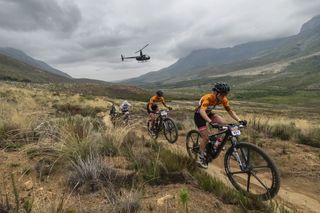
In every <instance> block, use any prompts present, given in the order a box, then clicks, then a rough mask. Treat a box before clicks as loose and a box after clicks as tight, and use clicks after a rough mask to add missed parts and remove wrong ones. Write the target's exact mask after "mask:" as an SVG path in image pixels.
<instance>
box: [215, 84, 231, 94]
mask: <svg viewBox="0 0 320 213" xmlns="http://www.w3.org/2000/svg"><path fill="white" fill-rule="evenodd" d="M212 91H216V92H218V93H225V94H228V93H229V92H230V87H229V85H228V84H227V83H224V82H218V83H216V84H215V85H214V87H213V88H212Z"/></svg>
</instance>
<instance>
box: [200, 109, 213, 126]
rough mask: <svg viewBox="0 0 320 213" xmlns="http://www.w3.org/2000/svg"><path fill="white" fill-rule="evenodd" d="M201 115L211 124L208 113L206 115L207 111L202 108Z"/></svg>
mask: <svg viewBox="0 0 320 213" xmlns="http://www.w3.org/2000/svg"><path fill="white" fill-rule="evenodd" d="M200 115H201V117H202V118H203V119H204V120H206V121H207V122H209V123H210V122H211V119H210V118H209V116H208V115H207V113H206V111H205V110H204V109H201V108H200Z"/></svg>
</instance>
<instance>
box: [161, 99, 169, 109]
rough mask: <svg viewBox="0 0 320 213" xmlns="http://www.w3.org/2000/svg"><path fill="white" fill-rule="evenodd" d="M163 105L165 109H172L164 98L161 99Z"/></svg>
mask: <svg viewBox="0 0 320 213" xmlns="http://www.w3.org/2000/svg"><path fill="white" fill-rule="evenodd" d="M161 103H162V104H163V106H164V107H166V108H167V109H169V108H171V107H169V106H167V104H166V102H165V101H164V98H163V97H162V98H161Z"/></svg>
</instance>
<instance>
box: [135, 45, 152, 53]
mask: <svg viewBox="0 0 320 213" xmlns="http://www.w3.org/2000/svg"><path fill="white" fill-rule="evenodd" d="M148 45H149V44H146V45H145V46H144V47H142V48H141V49H140V50H138V51H137V52H135V53H138V52H140V51H142V50H143V49H144V48H146V47H147V46H148Z"/></svg>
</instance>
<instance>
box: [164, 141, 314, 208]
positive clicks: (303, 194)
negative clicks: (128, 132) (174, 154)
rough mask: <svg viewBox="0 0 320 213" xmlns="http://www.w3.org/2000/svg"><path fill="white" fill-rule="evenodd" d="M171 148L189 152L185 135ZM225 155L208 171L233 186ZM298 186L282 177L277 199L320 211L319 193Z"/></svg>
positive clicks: (294, 205)
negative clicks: (227, 171) (224, 163)
mask: <svg viewBox="0 0 320 213" xmlns="http://www.w3.org/2000/svg"><path fill="white" fill-rule="evenodd" d="M160 141H161V142H163V143H166V144H168V145H169V143H168V142H166V141H165V140H161V137H160ZM167 147H169V146H167ZM171 148H172V149H174V150H179V152H184V153H185V154H187V153H186V150H185V136H179V139H178V141H177V143H176V144H173V145H171ZM223 157H224V152H222V153H221V155H220V156H219V158H217V159H216V160H214V161H213V162H211V163H210V164H209V167H208V169H207V170H206V171H207V172H208V174H210V175H211V176H213V177H216V178H218V179H219V180H221V181H223V182H224V183H225V184H227V185H229V186H231V187H233V186H232V185H231V183H230V182H229V179H228V177H227V176H226V174H225V170H224V165H223ZM305 181H308V180H305ZM297 188H298V186H297V185H292V184H289V183H288V182H286V181H284V180H283V179H282V180H281V187H280V191H279V193H278V195H277V196H276V198H275V199H276V200H277V201H279V203H280V204H284V205H285V206H286V207H288V208H291V209H292V208H293V209H296V210H298V211H299V212H314V213H317V212H320V201H319V200H317V199H316V198H317V197H318V195H317V194H314V193H313V192H310V191H308V189H307V188H303V189H300V190H299V192H298V191H297Z"/></svg>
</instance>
